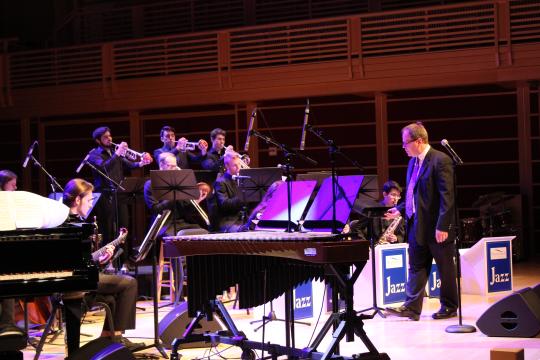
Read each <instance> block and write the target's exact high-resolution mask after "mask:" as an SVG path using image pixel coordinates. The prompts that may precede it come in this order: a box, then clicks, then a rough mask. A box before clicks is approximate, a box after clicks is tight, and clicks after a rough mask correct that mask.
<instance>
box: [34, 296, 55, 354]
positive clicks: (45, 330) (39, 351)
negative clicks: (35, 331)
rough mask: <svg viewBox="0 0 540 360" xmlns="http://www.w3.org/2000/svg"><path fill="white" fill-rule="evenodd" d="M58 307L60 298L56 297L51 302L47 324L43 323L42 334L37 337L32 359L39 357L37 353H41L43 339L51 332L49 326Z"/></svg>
mask: <svg viewBox="0 0 540 360" xmlns="http://www.w3.org/2000/svg"><path fill="white" fill-rule="evenodd" d="M59 309H60V300H58V299H57V300H55V301H54V303H53V307H52V310H51V315H50V316H49V319H48V320H47V325H45V329H44V330H43V334H42V335H41V338H40V339H39V344H38V345H37V347H36V354H35V356H34V360H38V359H39V355H40V354H41V351H42V350H43V345H44V344H45V340H46V339H47V336H48V335H49V333H50V332H51V327H52V324H53V321H54V318H55V317H56V313H57V311H58V310H59Z"/></svg>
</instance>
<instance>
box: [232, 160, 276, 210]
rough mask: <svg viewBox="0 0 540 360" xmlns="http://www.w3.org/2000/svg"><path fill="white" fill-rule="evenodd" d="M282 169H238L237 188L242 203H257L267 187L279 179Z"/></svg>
mask: <svg viewBox="0 0 540 360" xmlns="http://www.w3.org/2000/svg"><path fill="white" fill-rule="evenodd" d="M281 175H282V170H281V169H280V168H276V167H267V168H255V169H240V176H248V178H240V183H239V190H240V199H242V202H244V203H250V202H251V203H259V202H261V200H262V199H263V197H264V194H266V191H267V190H268V188H269V187H270V186H271V185H272V184H273V183H274V182H276V181H279V180H281Z"/></svg>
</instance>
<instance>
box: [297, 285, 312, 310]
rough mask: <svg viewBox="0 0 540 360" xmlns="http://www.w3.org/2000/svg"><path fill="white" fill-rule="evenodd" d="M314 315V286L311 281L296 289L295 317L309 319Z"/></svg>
mask: <svg viewBox="0 0 540 360" xmlns="http://www.w3.org/2000/svg"><path fill="white" fill-rule="evenodd" d="M312 317H313V286H312V283H311V281H308V282H306V283H303V284H302V285H299V286H297V287H296V288H295V289H294V318H295V319H307V318H312Z"/></svg>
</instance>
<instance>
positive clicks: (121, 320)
mask: <svg viewBox="0 0 540 360" xmlns="http://www.w3.org/2000/svg"><path fill="white" fill-rule="evenodd" d="M96 293H97V296H96V300H97V301H102V302H105V303H106V304H107V305H108V306H109V307H110V308H111V313H112V316H113V324H114V330H115V331H124V330H127V329H135V316H136V311H137V309H136V303H137V295H138V294H137V281H136V280H135V279H134V278H132V277H131V276H127V275H110V274H99V283H98V288H97V291H96ZM103 329H104V330H109V328H108V319H105V324H104V326H103Z"/></svg>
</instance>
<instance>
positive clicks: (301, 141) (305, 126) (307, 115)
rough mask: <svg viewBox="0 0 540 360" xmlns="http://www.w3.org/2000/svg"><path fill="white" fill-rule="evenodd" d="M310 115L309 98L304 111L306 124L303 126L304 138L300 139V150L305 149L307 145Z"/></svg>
mask: <svg viewBox="0 0 540 360" xmlns="http://www.w3.org/2000/svg"><path fill="white" fill-rule="evenodd" d="M308 117H309V99H307V104H306V110H305V111H304V125H303V126H302V138H301V139H300V150H304V147H305V145H306V129H307V126H308Z"/></svg>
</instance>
